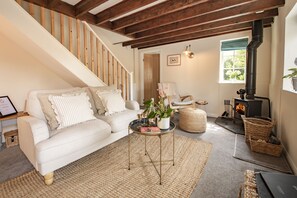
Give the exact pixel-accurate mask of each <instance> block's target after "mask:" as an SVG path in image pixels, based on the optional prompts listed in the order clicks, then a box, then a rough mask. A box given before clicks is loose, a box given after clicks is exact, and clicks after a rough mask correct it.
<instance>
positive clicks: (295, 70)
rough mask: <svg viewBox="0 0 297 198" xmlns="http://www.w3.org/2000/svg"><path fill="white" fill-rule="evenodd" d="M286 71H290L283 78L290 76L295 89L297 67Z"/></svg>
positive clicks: (296, 88)
mask: <svg viewBox="0 0 297 198" xmlns="http://www.w3.org/2000/svg"><path fill="white" fill-rule="evenodd" d="M288 71H290V72H291V73H290V74H287V75H285V76H283V78H291V79H292V85H293V89H294V90H295V91H297V67H295V68H294V67H293V68H290V69H288Z"/></svg>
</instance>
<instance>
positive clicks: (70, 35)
mask: <svg viewBox="0 0 297 198" xmlns="http://www.w3.org/2000/svg"><path fill="white" fill-rule="evenodd" d="M0 4H1V6H0V7H1V10H3V12H2V11H1V13H3V16H4V17H3V18H0V21H1V20H2V22H4V23H10V26H11V27H12V29H13V30H14V32H18V35H17V38H16V37H13V35H10V37H13V38H12V39H13V40H15V41H16V42H18V41H17V40H19V41H20V42H18V43H21V45H23V46H22V47H24V48H26V50H28V51H30V52H31V53H32V54H34V55H35V56H37V57H38V58H39V59H41V60H43V61H44V62H46V65H49V67H50V68H51V69H52V70H53V71H55V72H56V73H57V74H59V75H61V76H62V77H63V78H66V79H67V78H69V81H71V82H72V81H73V82H74V81H75V82H77V83H73V84H74V86H102V85H116V86H117V88H118V89H120V90H121V91H122V96H123V98H124V99H126V100H130V99H131V95H132V93H131V90H132V88H131V86H132V75H131V73H130V72H129V71H128V70H127V69H126V68H125V67H124V66H123V64H121V62H120V61H119V60H118V59H117V58H116V57H115V56H114V54H113V53H112V52H111V50H110V49H109V48H108V47H107V46H106V45H105V44H104V43H103V41H102V40H101V39H100V38H99V37H98V36H97V35H96V33H95V32H94V31H93V30H92V28H91V27H90V26H89V25H88V24H87V23H86V22H84V21H80V20H77V19H74V18H71V17H68V16H66V15H63V14H60V13H57V12H54V11H51V10H48V9H46V8H43V7H39V6H37V5H34V4H31V3H28V2H25V1H22V0H16V1H14V0H8V1H7V2H6V1H5V2H4V1H1V3H0ZM2 4H3V5H2ZM19 5H20V6H21V7H20V6H19ZM10 13H14V14H13V15H14V16H13V15H12V14H10ZM15 13H17V15H16V14H15ZM15 15H16V16H15ZM32 17H33V18H34V19H35V20H33V18H32ZM36 22H38V23H36ZM45 30H46V31H45ZM2 31H3V32H4V34H6V35H7V36H9V32H11V30H2ZM24 41H25V42H24ZM57 41H58V42H57ZM33 46H34V47H33ZM32 49H35V50H32ZM49 59H51V60H50V61H49Z"/></svg>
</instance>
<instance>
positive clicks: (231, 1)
mask: <svg viewBox="0 0 297 198" xmlns="http://www.w3.org/2000/svg"><path fill="white" fill-rule="evenodd" d="M251 1H252V0H228V1H226V0H219V1H218V0H212V1H209V2H206V3H202V4H199V5H196V6H192V7H189V8H186V9H183V10H180V11H176V12H172V13H169V14H166V15H164V16H161V17H158V18H154V19H151V20H148V21H144V22H141V23H138V24H135V25H132V26H128V27H126V28H125V32H126V34H133V33H136V32H140V31H143V30H148V29H153V28H155V27H160V26H162V25H166V24H170V23H173V22H178V21H182V20H185V19H189V18H193V17H195V16H200V15H204V14H207V13H210V12H214V11H218V10H221V9H226V8H230V7H234V6H236V5H242V4H244V3H249V2H251Z"/></svg>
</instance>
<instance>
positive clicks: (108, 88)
mask: <svg viewBox="0 0 297 198" xmlns="http://www.w3.org/2000/svg"><path fill="white" fill-rule="evenodd" d="M89 88H90V90H91V93H92V96H93V99H94V102H95V106H96V109H97V113H98V114H104V113H105V109H104V106H103V104H102V101H101V99H100V97H99V96H98V94H97V92H108V91H114V90H116V89H117V88H116V86H115V85H110V86H101V87H89Z"/></svg>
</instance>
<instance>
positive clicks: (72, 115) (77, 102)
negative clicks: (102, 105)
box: [49, 93, 96, 129]
mask: <svg viewBox="0 0 297 198" xmlns="http://www.w3.org/2000/svg"><path fill="white" fill-rule="evenodd" d="M49 100H50V101H51V103H52V108H53V109H54V112H55V114H56V119H57V121H58V123H59V127H58V129H62V128H65V127H69V126H71V125H74V124H78V123H81V122H85V121H88V120H92V119H96V118H95V117H94V112H93V110H92V109H91V103H90V102H89V97H88V96H87V94H86V93H80V94H79V95H67V96H63V95H62V96H53V95H50V96H49Z"/></svg>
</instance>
